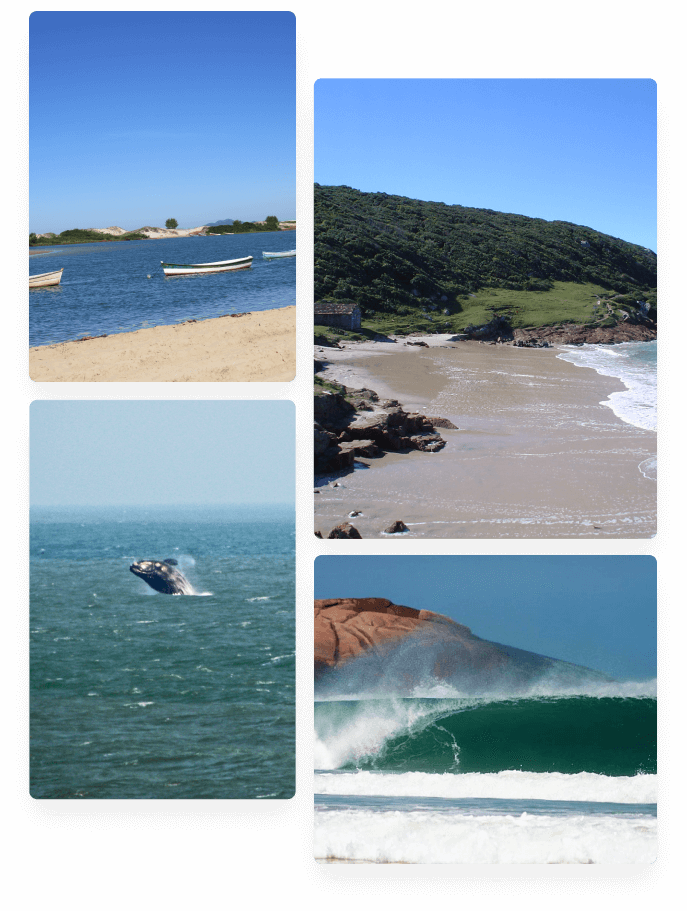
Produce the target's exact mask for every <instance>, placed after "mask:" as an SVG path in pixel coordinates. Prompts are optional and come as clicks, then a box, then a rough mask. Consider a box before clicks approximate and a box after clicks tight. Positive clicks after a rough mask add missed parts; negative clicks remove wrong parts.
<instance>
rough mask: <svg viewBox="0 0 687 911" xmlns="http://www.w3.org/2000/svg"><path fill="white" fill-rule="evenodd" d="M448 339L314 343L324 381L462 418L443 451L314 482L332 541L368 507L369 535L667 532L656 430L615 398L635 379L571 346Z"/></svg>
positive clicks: (361, 520)
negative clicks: (619, 409) (620, 408)
mask: <svg viewBox="0 0 687 911" xmlns="http://www.w3.org/2000/svg"><path fill="white" fill-rule="evenodd" d="M450 338H451V336H426V337H422V338H420V337H415V338H413V341H415V342H417V341H421V342H425V343H426V344H427V347H420V346H413V347H411V346H407V345H400V344H399V343H398V342H396V343H394V342H360V343H354V344H352V345H351V346H350V347H347V348H343V349H327V348H323V347H322V346H316V349H315V357H316V358H318V359H320V360H326V361H327V366H325V367H324V369H322V370H320V371H319V376H321V377H322V378H323V379H325V380H326V379H331V380H334V381H336V382H337V383H341V384H343V385H345V386H348V387H354V388H360V387H361V386H366V387H367V388H369V389H373V390H374V391H375V392H377V393H378V395H379V396H380V398H385V397H386V398H391V399H396V400H397V401H399V402H400V403H401V404H402V406H403V407H404V408H406V409H407V410H413V409H414V408H416V409H417V410H419V411H422V412H424V413H426V414H430V413H431V414H436V415H441V416H442V417H445V418H447V419H449V420H450V421H452V422H453V423H454V424H455V425H456V427H458V428H459V429H458V430H442V431H441V434H442V436H443V437H444V439H445V440H446V447H445V448H444V449H443V450H442V451H441V452H437V453H418V452H410V453H387V454H385V455H384V456H383V457H382V458H378V459H361V460H358V461H357V463H356V470H354V471H353V472H352V473H348V474H344V475H343V476H337V477H334V476H333V475H332V476H320V477H318V478H316V482H315V486H316V487H318V488H319V490H320V493H319V494H316V495H315V519H316V524H315V528H316V529H319V530H320V531H321V532H322V534H323V535H324V536H325V537H326V536H327V534H328V533H329V531H330V529H331V528H333V527H334V526H336V525H338V524H340V523H341V522H343V521H348V520H349V518H350V516H349V513H352V512H358V513H361V515H359V516H357V517H356V518H355V519H354V520H353V524H354V525H355V527H356V528H357V529H358V531H359V532H360V534H361V535H362V537H363V538H366V537H376V538H382V537H389V536H388V535H385V534H384V533H383V529H384V528H386V527H387V526H388V525H389V524H390V523H391V522H393V521H396V520H402V521H403V522H404V523H405V524H406V525H407V526H408V529H409V531H408V532H406V533H404V535H403V537H447V538H452V537H453V538H463V537H471V538H475V537H527V538H532V537H547V538H551V537H580V536H581V537H599V536H609V537H651V536H653V535H654V534H655V531H656V482H655V480H654V479H653V478H650V477H647V476H646V475H645V474H644V472H643V470H642V469H641V468H640V465H641V464H643V463H645V462H646V461H647V460H651V459H655V454H656V433H655V432H654V431H650V430H643V429H641V428H638V427H635V426H634V425H632V424H628V423H626V422H624V421H623V420H621V418H619V417H618V416H617V415H616V414H615V413H614V412H613V411H612V410H611V408H610V407H607V404H606V403H607V402H608V400H609V397H610V395H611V394H613V393H614V392H622V391H625V390H626V389H627V387H626V385H625V384H624V383H623V382H622V381H621V380H620V379H617V378H615V377H609V376H605V375H601V374H599V373H597V372H596V370H595V369H594V368H592V367H589V368H588V369H582V370H581V369H580V367H579V366H578V365H576V364H573V363H571V362H570V361H566V360H563V359H561V358H559V357H558V355H559V353H560V350H561V349H560V348H559V347H550V348H518V347H514V346H510V345H491V344H488V343H487V344H485V343H480V342H476V341H460V342H450V341H449V339H450ZM334 483H338V486H337V487H336V488H334Z"/></svg>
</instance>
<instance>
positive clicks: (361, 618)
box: [315, 598, 606, 695]
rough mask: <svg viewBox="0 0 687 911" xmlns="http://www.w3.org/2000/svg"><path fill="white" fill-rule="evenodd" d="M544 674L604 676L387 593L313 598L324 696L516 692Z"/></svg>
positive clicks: (569, 678) (568, 680)
mask: <svg viewBox="0 0 687 911" xmlns="http://www.w3.org/2000/svg"><path fill="white" fill-rule="evenodd" d="M544 676H547V677H548V679H550V680H553V679H554V678H555V682H559V683H563V684H566V685H569V684H572V683H577V682H579V681H581V680H589V679H596V680H599V679H602V678H603V675H599V674H597V673H596V672H595V671H591V670H589V669H587V668H582V667H578V666H576V665H572V664H569V663H568V662H565V661H558V660H556V659H554V658H547V657H545V656H543V655H537V654H535V653H534V652H527V651H523V650H522V649H518V648H512V647H510V646H506V645H499V644H498V643H495V642H489V641H488V640H486V639H480V638H479V637H478V636H475V635H473V634H472V632H471V631H470V630H469V629H468V627H467V626H462V625H461V624H460V623H455V622H454V621H453V620H451V619H449V618H448V617H445V616H443V615H442V614H438V613H434V611H427V610H415V609H414V608H412V607H404V606H402V605H399V604H393V603H392V602H391V601H389V600H387V599H386V598H331V599H327V600H321V601H315V683H316V686H317V689H318V691H319V692H321V693H324V694H325V695H326V694H330V695H345V694H351V695H354V694H356V693H358V694H360V693H376V694H379V695H389V694H393V693H395V694H398V695H404V694H406V695H412V694H413V693H414V692H415V691H416V689H417V687H423V686H425V685H429V686H433V685H436V684H448V685H450V686H451V687H454V688H457V689H458V690H459V691H461V692H464V693H465V694H480V693H487V692H495V691H499V692H503V691H508V692H517V691H522V690H523V689H524V688H526V687H528V686H529V685H530V684H531V683H533V682H535V681H538V680H541V679H542V678H543V677H544ZM603 679H606V678H603Z"/></svg>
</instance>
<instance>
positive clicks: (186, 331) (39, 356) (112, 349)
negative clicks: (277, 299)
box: [29, 306, 296, 383]
mask: <svg viewBox="0 0 687 911" xmlns="http://www.w3.org/2000/svg"><path fill="white" fill-rule="evenodd" d="M295 375H296V307H295V306H290V307H282V308H278V309H275V310H260V311H255V312H250V313H241V314H228V315H227V316H220V317H214V318H212V319H207V320H199V321H195V320H187V321H186V322H182V323H177V324H173V325H167V326H153V327H150V328H146V329H137V330H136V331H134V332H118V333H114V334H112V335H104V336H96V337H87V338H85V339H82V340H75V341H68V342H60V343H58V344H54V345H40V346H36V347H34V348H30V349H29V376H30V378H31V379H32V380H33V381H34V382H48V383H50V382H52V383H58V382H67V383H75V382H172V383H176V382H264V383H270V382H282V383H283V382H290V381H291V380H293V379H294V377H295Z"/></svg>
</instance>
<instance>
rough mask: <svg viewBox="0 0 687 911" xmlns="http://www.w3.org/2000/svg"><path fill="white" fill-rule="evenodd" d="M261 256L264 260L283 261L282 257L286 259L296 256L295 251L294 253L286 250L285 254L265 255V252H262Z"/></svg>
mask: <svg viewBox="0 0 687 911" xmlns="http://www.w3.org/2000/svg"><path fill="white" fill-rule="evenodd" d="M262 255H263V258H264V259H284V257H286V256H295V255H296V251H295V250H287V251H286V252H285V253H265V252H264V251H263V254H262Z"/></svg>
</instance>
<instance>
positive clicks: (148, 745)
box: [30, 507, 295, 799]
mask: <svg viewBox="0 0 687 911" xmlns="http://www.w3.org/2000/svg"><path fill="white" fill-rule="evenodd" d="M170 557H172V558H174V559H176V560H177V561H178V564H179V568H180V569H181V570H182V571H183V572H184V574H185V575H186V577H187V579H188V580H189V582H190V583H191V584H192V586H193V589H194V592H195V594H194V595H191V596H185V595H179V596H171V595H162V594H158V593H156V592H154V591H153V590H152V589H151V588H149V587H148V586H147V585H146V584H145V583H144V582H143V581H141V580H140V579H139V578H137V577H136V576H134V575H133V574H132V573H131V572H130V571H129V566H130V564H131V563H132V562H134V561H135V560H141V559H150V558H153V559H165V558H170ZM294 598H295V594H294V519H293V513H292V510H289V509H286V508H284V509H275V508H269V509H268V508H264V509H260V508H256V507H251V509H250V510H248V509H245V508H243V509H241V508H232V507H225V508H220V507H216V508H213V507H196V508H191V507H188V508H175V509H171V508H168V509H159V508H154V509H153V508H150V509H143V508H135V507H132V508H109V509H82V510H78V511H67V510H63V509H60V510H58V509H48V508H42V509H33V510H32V516H31V617H30V643H31V644H30V663H31V691H30V692H31V696H30V702H31V721H30V733H31V745H30V793H31V796H32V797H34V798H68V799H69V798H72V799H88V798H162V799H165V798H167V799H169V798H177V799H178V798H213V799H218V798H289V797H291V796H293V794H294V788H295V741H294V737H295V731H294V728H295V718H294V712H295V708H294V682H295V679H294V675H295V640H294V621H295V610H294V606H295V601H294Z"/></svg>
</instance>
